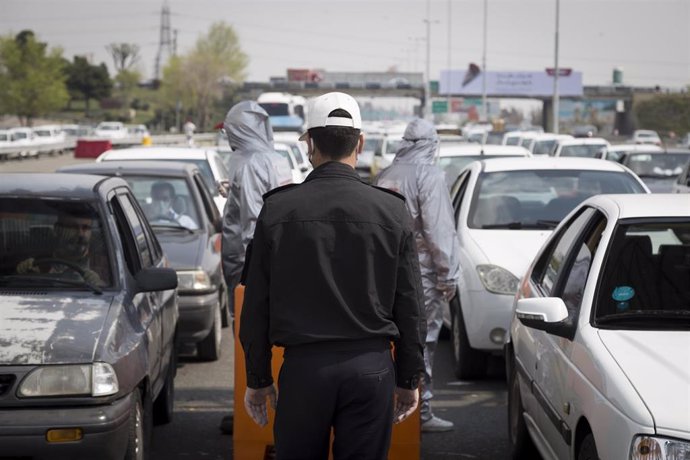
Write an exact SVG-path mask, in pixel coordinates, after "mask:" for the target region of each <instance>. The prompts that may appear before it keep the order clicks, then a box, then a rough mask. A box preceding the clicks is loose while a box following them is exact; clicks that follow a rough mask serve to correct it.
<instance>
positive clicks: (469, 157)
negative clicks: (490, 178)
mask: <svg viewBox="0 0 690 460" xmlns="http://www.w3.org/2000/svg"><path fill="white" fill-rule="evenodd" d="M531 156H532V154H531V153H529V151H528V150H527V149H525V148H523V147H520V146H517V145H481V144H443V143H442V144H441V146H440V148H439V155H438V165H439V166H440V167H441V169H443V172H445V173H446V183H447V184H448V188H449V189H450V187H451V186H452V185H453V184H454V183H455V180H456V179H457V178H458V175H459V174H460V171H462V170H463V169H464V168H465V166H467V165H468V164H470V163H472V162H473V161H475V160H484V159H488V158H505V157H531Z"/></svg>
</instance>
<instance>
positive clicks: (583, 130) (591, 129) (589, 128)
mask: <svg viewBox="0 0 690 460" xmlns="http://www.w3.org/2000/svg"><path fill="white" fill-rule="evenodd" d="M570 134H571V135H572V136H573V137H594V136H596V135H597V134H599V128H597V127H596V126H594V125H576V126H573V129H572V130H571V131H570Z"/></svg>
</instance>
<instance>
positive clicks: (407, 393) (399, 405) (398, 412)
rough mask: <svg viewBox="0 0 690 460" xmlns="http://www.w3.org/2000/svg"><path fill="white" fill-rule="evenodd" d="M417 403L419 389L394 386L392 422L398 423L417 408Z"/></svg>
mask: <svg viewBox="0 0 690 460" xmlns="http://www.w3.org/2000/svg"><path fill="white" fill-rule="evenodd" d="M417 404H419V390H418V389H417V388H415V389H414V390H407V389H405V388H400V387H395V407H394V409H393V423H400V422H402V421H403V420H405V419H406V418H407V417H409V416H410V415H412V413H413V412H414V411H415V409H417Z"/></svg>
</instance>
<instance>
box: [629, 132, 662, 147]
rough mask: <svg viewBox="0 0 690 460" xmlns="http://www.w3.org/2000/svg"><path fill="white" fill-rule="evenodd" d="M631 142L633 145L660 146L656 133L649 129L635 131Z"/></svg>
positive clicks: (659, 139)
mask: <svg viewBox="0 0 690 460" xmlns="http://www.w3.org/2000/svg"><path fill="white" fill-rule="evenodd" d="M632 142H633V143H635V144H652V145H661V138H660V137H659V134H657V132H656V131H652V130H650V129H636V130H635V131H634V132H633V136H632Z"/></svg>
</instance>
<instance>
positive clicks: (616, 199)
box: [585, 193, 690, 219]
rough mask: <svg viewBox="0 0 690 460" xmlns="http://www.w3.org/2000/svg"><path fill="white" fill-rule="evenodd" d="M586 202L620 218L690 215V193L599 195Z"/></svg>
mask: <svg viewBox="0 0 690 460" xmlns="http://www.w3.org/2000/svg"><path fill="white" fill-rule="evenodd" d="M585 203H589V204H594V205H598V206H600V207H602V208H604V209H608V210H611V211H612V212H615V213H616V214H618V218H619V219H629V218H641V217H690V194H688V193H676V194H672V193H650V194H640V193H635V194H627V195H597V196H594V197H590V198H588V199H587V200H586V201H585Z"/></svg>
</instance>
